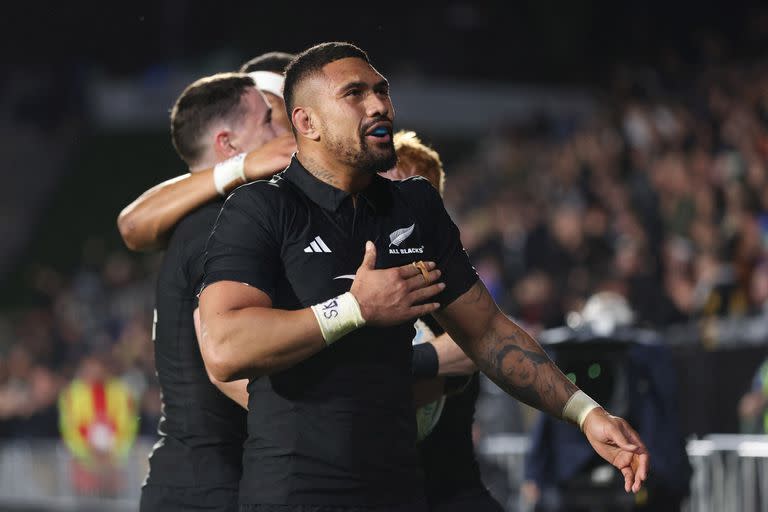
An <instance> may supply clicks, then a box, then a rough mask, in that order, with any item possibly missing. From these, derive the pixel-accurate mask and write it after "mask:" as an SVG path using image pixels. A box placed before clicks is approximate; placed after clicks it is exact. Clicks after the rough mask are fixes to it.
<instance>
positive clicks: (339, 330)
mask: <svg viewBox="0 0 768 512" xmlns="http://www.w3.org/2000/svg"><path fill="white" fill-rule="evenodd" d="M312 312H313V313H314V314H315V318H317V323H318V324H320V330H321V331H322V333H323V338H324V339H325V344H326V345H330V344H331V343H333V342H334V341H336V340H338V339H339V338H341V337H342V336H344V335H345V334H348V333H350V332H352V331H354V330H355V329H358V328H360V327H362V326H364V325H365V319H364V318H363V314H362V313H361V312H360V305H359V304H358V303H357V299H355V296H354V295H352V293H350V292H347V293H344V294H342V295H339V296H338V297H336V298H334V299H331V300H327V301H325V302H321V303H320V304H315V305H314V306H312Z"/></svg>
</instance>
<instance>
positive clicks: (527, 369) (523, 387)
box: [433, 281, 578, 418]
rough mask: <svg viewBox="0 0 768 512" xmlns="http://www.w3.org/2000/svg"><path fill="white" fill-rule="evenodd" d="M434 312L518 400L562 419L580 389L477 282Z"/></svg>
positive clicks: (466, 348) (477, 361) (499, 383)
mask: <svg viewBox="0 0 768 512" xmlns="http://www.w3.org/2000/svg"><path fill="white" fill-rule="evenodd" d="M433 315H434V316H435V317H436V318H437V319H438V321H439V322H440V323H441V324H442V325H443V327H444V328H445V330H446V331H448V332H449V333H450V334H451V336H452V337H453V339H454V340H456V342H457V343H458V344H459V345H460V346H461V347H462V348H463V349H464V351H465V352H467V355H469V356H470V357H471V358H472V359H473V360H474V361H475V363H476V364H477V366H478V368H479V369H480V371H482V372H483V373H485V374H486V375H487V376H488V377H489V378H490V379H491V380H493V381H494V382H495V383H496V384H498V385H499V387H500V388H502V389H503V390H504V391H506V392H507V393H509V394H510V395H512V396H514V397H515V398H517V399H518V400H520V401H521V402H524V403H526V404H528V405H530V406H532V407H535V408H537V409H540V410H542V411H544V412H547V413H549V414H551V415H553V416H556V417H558V418H560V417H562V412H563V407H564V406H565V403H566V402H567V401H568V399H569V398H570V397H571V395H573V394H574V393H575V392H576V391H577V390H578V388H577V387H576V385H575V384H573V383H572V382H571V381H570V380H568V378H567V377H566V376H565V375H563V373H562V372H561V371H560V370H559V369H558V368H557V366H555V364H554V363H553V362H552V360H551V359H550V358H549V357H548V356H547V354H546V353H545V352H544V350H543V349H542V348H541V346H540V345H539V344H538V343H537V342H536V341H535V340H534V339H533V338H531V336H530V335H529V334H528V333H526V332H525V331H524V330H523V329H522V328H521V327H520V326H518V325H517V324H516V323H514V322H512V321H511V320H509V319H508V318H507V317H506V316H505V315H504V314H503V313H502V312H501V311H500V310H499V308H498V307H497V306H496V303H495V302H494V300H493V298H492V297H491V296H490V294H489V293H488V290H486V288H485V286H483V284H482V283H481V282H480V281H478V282H477V283H476V284H475V285H474V286H473V287H472V288H470V290H469V291H468V292H466V293H465V294H464V295H462V296H461V297H459V298H458V299H456V300H455V301H454V302H453V303H452V304H450V305H449V306H448V307H447V308H445V310H443V311H441V312H439V313H433Z"/></svg>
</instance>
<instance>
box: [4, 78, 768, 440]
mask: <svg viewBox="0 0 768 512" xmlns="http://www.w3.org/2000/svg"><path fill="white" fill-rule="evenodd" d="M673 64H674V63H673ZM678 64H679V63H678ZM669 69H670V70H672V72H669V73H662V72H656V71H653V72H649V71H643V72H626V71H625V72H619V73H618V74H617V78H616V80H615V82H614V85H613V86H612V87H611V88H610V91H609V92H608V93H605V94H601V95H599V96H598V98H597V101H596V104H597V106H598V108H597V110H596V111H595V112H594V114H593V115H591V116H590V117H589V118H587V119H578V120H574V119H545V118H541V119H536V120H534V121H532V122H530V123H528V124H526V125H524V126H509V127H499V129H497V130H496V131H494V132H493V134H491V135H489V136H488V137H486V138H485V139H484V140H482V141H480V142H479V143H478V144H477V146H476V148H475V150H474V151H473V152H472V153H471V154H467V155H464V157H462V159H461V160H459V161H456V162H453V163H451V162H449V166H448V169H447V172H448V177H447V183H446V203H447V206H448V208H449V210H450V211H451V213H452V215H453V217H454V219H455V220H456V222H457V224H458V225H459V227H460V229H461V232H462V236H463V240H464V244H465V246H466V248H467V250H468V251H469V253H470V254H471V256H472V259H473V261H474V263H475V265H476V268H477V270H478V272H479V273H480V275H481V277H482V279H483V280H484V282H485V283H486V285H487V286H488V288H489V289H490V290H491V292H492V294H493V295H494V296H495V298H496V299H497V301H498V302H499V303H500V304H501V305H502V307H503V308H504V309H505V310H506V311H507V312H509V313H510V314H511V315H513V316H514V317H516V318H518V319H520V320H521V321H522V322H523V323H524V324H525V325H526V326H528V327H529V328H530V329H532V330H533V331H534V332H536V331H538V330H540V329H543V328H548V327H554V326H558V325H562V324H564V323H567V322H568V321H569V313H570V312H573V311H578V310H580V309H581V308H582V306H583V304H584V302H585V301H586V299H587V298H588V297H589V296H590V295H592V294H593V293H595V292H597V291H613V292H617V293H620V294H622V295H623V296H625V297H627V299H628V300H629V302H630V304H631V306H632V308H633V309H634V311H635V316H636V320H637V321H638V322H639V323H640V324H642V325H647V326H653V327H661V326H666V325H669V324H673V323H680V322H687V321H691V320H698V319H702V318H714V317H720V316H731V317H733V316H737V317H738V316H748V315H760V314H762V313H763V311H764V310H765V309H766V306H767V305H768V216H767V215H766V213H765V212H766V206H768V173H767V172H766V163H767V162H768V66H766V65H763V64H755V63H749V64H741V63H731V64H728V65H710V66H704V67H701V68H700V71H699V72H697V73H687V72H685V73H684V72H678V73H675V72H674V69H675V66H674V65H670V66H669ZM436 149H438V150H440V146H439V144H436ZM89 244H91V245H89V246H87V247H85V248H84V251H83V254H84V257H83V263H82V265H81V268H80V269H79V270H78V271H77V272H75V273H73V274H68V275H62V274H60V273H57V272H56V271H54V270H52V269H50V268H45V267H41V268H38V269H37V270H36V271H35V272H34V273H33V274H32V275H33V278H32V282H31V283H30V286H31V287H32V288H33V289H34V292H35V295H36V297H37V300H36V305H34V306H30V307H27V308H24V309H22V310H18V309H17V310H13V311H5V312H0V437H30V436H58V420H57V418H58V415H57V399H58V396H59V393H60V391H61V390H62V389H63V387H64V386H65V385H67V383H69V382H70V381H71V379H73V378H75V377H77V376H81V375H83V374H86V373H89V374H92V373H93V372H94V368H95V367H98V368H99V370H98V372H96V373H99V374H102V375H111V376H114V377H119V378H120V379H122V381H123V382H124V383H125V384H126V386H128V388H129V389H130V390H131V392H132V393H133V396H134V397H135V400H136V406H137V408H138V410H139V411H140V413H141V420H140V424H139V432H140V434H145V435H153V433H154V431H155V429H156V428H157V419H158V416H159V414H160V394H159V389H158V387H157V381H156V377H155V370H154V361H153V350H152V346H151V339H152V311H153V301H154V284H155V272H156V269H157V265H158V262H159V256H157V255H155V256H142V257H138V256H135V255H130V254H128V253H127V251H117V252H109V251H105V250H103V249H101V248H100V245H99V242H98V241H92V242H89Z"/></svg>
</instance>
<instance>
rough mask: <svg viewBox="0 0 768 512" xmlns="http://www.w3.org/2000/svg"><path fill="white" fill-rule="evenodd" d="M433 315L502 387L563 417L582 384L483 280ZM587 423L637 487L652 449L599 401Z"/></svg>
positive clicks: (594, 439)
mask: <svg viewBox="0 0 768 512" xmlns="http://www.w3.org/2000/svg"><path fill="white" fill-rule="evenodd" d="M433 316H434V317H435V318H436V319H437V320H438V321H439V322H440V324H442V326H443V328H445V330H446V331H447V332H448V333H449V334H450V335H451V337H452V338H453V339H454V340H455V341H456V343H458V344H459V346H461V348H462V349H463V350H464V351H465V352H466V353H467V355H469V356H470V357H471V358H472V359H473V360H474V361H475V364H477V366H478V368H479V369H480V370H481V371H482V372H483V373H485V374H486V375H487V376H488V377H489V378H491V379H492V380H493V381H494V382H495V383H496V384H498V385H499V387H501V388H502V389H503V390H505V391H506V392H507V393H509V394H510V395H512V396H514V397H515V398H517V399H518V400H520V401H522V402H525V403H526V404H529V405H531V406H533V407H535V408H537V409H540V410H542V411H544V412H547V413H549V414H551V415H552V416H555V417H557V418H563V408H564V407H565V405H566V403H567V402H568V400H569V399H570V398H571V396H572V395H573V394H574V393H576V392H577V391H578V390H579V388H578V387H576V385H575V384H573V383H572V382H571V381H570V380H568V378H567V377H566V376H565V375H563V373H562V372H561V371H560V370H559V369H558V368H557V366H556V365H555V364H554V363H553V362H552V360H551V359H549V357H548V356H547V354H546V353H545V352H544V350H543V349H542V348H541V346H540V345H539V344H538V343H537V342H536V340H534V339H533V338H532V337H531V336H530V335H529V334H528V333H526V332H525V331H524V330H523V329H522V328H521V327H520V326H518V325H517V324H516V323H515V322H513V321H512V320H510V319H509V318H507V317H506V316H505V315H504V314H503V313H502V312H501V311H500V310H499V308H498V306H497V305H496V303H495V302H494V300H493V298H492V297H491V296H490V294H489V293H488V290H487V289H486V288H485V286H484V285H483V283H482V282H481V281H479V280H478V281H477V282H476V283H475V284H474V285H473V286H472V288H470V289H469V291H467V292H466V293H464V294H463V295H461V296H460V297H459V298H458V299H456V300H455V301H453V302H452V303H451V304H450V305H448V306H447V307H446V308H445V309H444V310H442V311H439V312H437V313H433ZM583 429H584V433H585V435H586V436H587V439H588V440H589V442H590V443H591V444H592V447H593V448H594V449H595V451H597V453H598V454H600V456H601V457H603V458H604V459H606V460H607V461H608V462H610V463H611V464H613V465H614V466H616V467H617V468H618V469H619V470H620V471H621V472H622V474H623V475H624V481H625V489H626V490H627V491H629V490H630V489H631V490H632V491H634V492H637V491H639V490H640V487H641V485H642V482H643V481H644V480H645V479H646V477H647V473H648V453H647V450H646V449H645V446H644V445H643V442H642V441H641V440H640V436H639V435H638V434H637V433H636V432H635V431H634V430H633V429H632V427H630V426H629V424H628V423H627V422H626V421H624V420H623V419H621V418H618V417H616V416H611V415H610V414H608V413H607V412H606V411H605V410H604V409H603V408H602V407H598V408H596V409H593V410H592V411H591V412H590V413H589V414H588V415H587V416H586V419H585V420H584V423H583Z"/></svg>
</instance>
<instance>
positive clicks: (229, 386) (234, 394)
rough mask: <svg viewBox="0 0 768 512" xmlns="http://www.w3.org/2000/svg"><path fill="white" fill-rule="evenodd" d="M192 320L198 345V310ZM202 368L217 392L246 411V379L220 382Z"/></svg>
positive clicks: (197, 309) (207, 370) (206, 369)
mask: <svg viewBox="0 0 768 512" xmlns="http://www.w3.org/2000/svg"><path fill="white" fill-rule="evenodd" d="M192 318H193V319H194V322H195V335H196V336H197V340H198V344H200V339H201V337H202V336H200V308H196V309H195V311H194V313H193V314H192ZM203 366H205V372H206V373H207V374H208V379H209V380H210V381H211V384H213V385H214V386H216V387H217V388H219V391H221V392H222V393H224V395H225V396H226V397H227V398H229V399H230V400H232V401H233V402H235V403H237V404H238V405H239V406H240V407H242V408H243V409H245V410H248V379H240V380H236V381H232V382H222V381H220V380H218V379H216V377H214V376H213V374H212V373H211V371H210V370H209V369H208V366H207V365H205V364H204V365H203Z"/></svg>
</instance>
